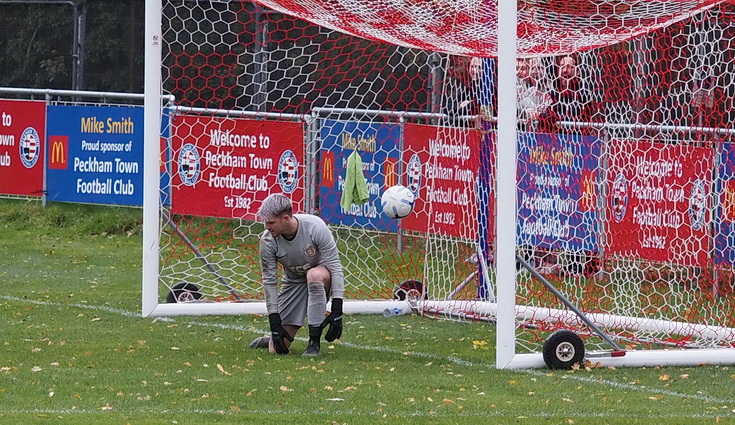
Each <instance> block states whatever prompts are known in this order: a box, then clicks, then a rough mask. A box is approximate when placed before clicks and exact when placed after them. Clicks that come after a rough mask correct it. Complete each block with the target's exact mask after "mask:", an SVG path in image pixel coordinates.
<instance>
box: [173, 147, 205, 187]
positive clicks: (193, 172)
mask: <svg viewBox="0 0 735 425" xmlns="http://www.w3.org/2000/svg"><path fill="white" fill-rule="evenodd" d="M199 159H200V156H199V151H198V150H197V148H196V146H194V145H192V144H191V143H187V144H185V145H184V146H182V147H181V151H179V170H178V171H179V177H181V181H182V182H183V183H184V184H185V185H187V186H194V184H195V183H196V182H197V179H198V178H199Z"/></svg>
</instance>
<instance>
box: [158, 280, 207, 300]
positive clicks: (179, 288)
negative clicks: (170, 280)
mask: <svg viewBox="0 0 735 425" xmlns="http://www.w3.org/2000/svg"><path fill="white" fill-rule="evenodd" d="M201 298H202V293H201V292H200V291H199V286H197V285H195V284H193V283H190V282H179V283H177V284H175V285H174V286H172V287H171V290H170V291H169V292H168V295H167V296H166V302H167V303H168V304H176V303H183V302H191V301H199V300H200V299H201Z"/></svg>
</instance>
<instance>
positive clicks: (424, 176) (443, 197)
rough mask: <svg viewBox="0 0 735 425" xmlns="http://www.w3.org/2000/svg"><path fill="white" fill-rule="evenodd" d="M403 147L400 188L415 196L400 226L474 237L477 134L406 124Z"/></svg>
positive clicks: (476, 225) (476, 230)
mask: <svg viewBox="0 0 735 425" xmlns="http://www.w3.org/2000/svg"><path fill="white" fill-rule="evenodd" d="M403 147H404V149H403V163H404V164H405V167H406V169H405V170H404V173H403V174H404V175H405V176H406V181H405V182H404V184H405V186H406V187H408V188H409V189H411V190H412V191H413V192H414V194H416V195H417V197H416V202H415V204H414V213H413V214H411V215H410V216H408V217H406V218H404V219H403V220H402V222H401V226H402V227H403V228H404V229H407V230H416V231H422V232H423V231H427V230H428V231H429V232H431V233H438V234H441V235H446V236H455V237H462V238H468V239H477V237H478V233H477V232H478V222H479V220H478V213H477V174H478V171H479V167H480V131H478V130H468V129H460V128H447V127H431V126H426V125H418V124H406V125H405V128H404V141H403Z"/></svg>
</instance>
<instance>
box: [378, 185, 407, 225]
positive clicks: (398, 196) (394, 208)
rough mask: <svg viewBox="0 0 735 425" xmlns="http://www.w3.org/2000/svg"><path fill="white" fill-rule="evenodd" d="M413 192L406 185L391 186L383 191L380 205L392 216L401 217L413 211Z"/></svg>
mask: <svg viewBox="0 0 735 425" xmlns="http://www.w3.org/2000/svg"><path fill="white" fill-rule="evenodd" d="M414 200H415V197H414V196H413V192H411V190H410V189H408V188H407V187H406V186H401V185H397V186H391V187H389V188H388V189H386V190H385V192H383V196H382V197H381V198H380V205H381V206H382V207H383V212H384V213H385V215H387V216H388V217H390V218H395V219H401V218H404V217H407V216H408V215H409V214H411V211H413V201H414Z"/></svg>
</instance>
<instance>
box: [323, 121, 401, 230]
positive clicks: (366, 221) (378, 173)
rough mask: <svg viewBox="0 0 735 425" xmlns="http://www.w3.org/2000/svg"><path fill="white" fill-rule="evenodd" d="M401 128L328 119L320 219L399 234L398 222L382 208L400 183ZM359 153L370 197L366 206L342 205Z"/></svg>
mask: <svg viewBox="0 0 735 425" xmlns="http://www.w3.org/2000/svg"><path fill="white" fill-rule="evenodd" d="M400 130H401V129H400V126H398V125H396V124H382V123H361V122H347V121H334V120H325V121H324V122H323V125H322V127H321V140H322V149H321V164H320V175H321V183H320V201H321V204H320V206H319V213H320V216H321V217H322V218H323V219H324V221H326V222H327V223H331V224H344V225H347V226H360V227H364V228H372V229H378V230H390V231H394V232H395V231H396V230H397V228H398V221H397V220H392V219H390V218H388V217H386V216H385V215H384V214H383V213H382V208H381V206H380V196H381V195H382V193H383V191H384V190H385V189H386V188H388V187H390V186H393V185H396V184H398V181H399V180H398V176H399V174H398V172H399V168H398V167H399V160H400V151H399V140H400V133H401V131H400ZM353 152H357V153H358V155H360V159H361V160H362V165H363V168H362V173H363V176H364V177H365V179H366V180H367V186H368V191H369V192H370V198H369V200H368V202H367V203H365V204H359V205H358V204H355V203H353V204H352V205H351V206H350V207H349V209H344V208H343V207H342V206H341V205H340V201H341V200H342V192H343V191H344V190H345V180H346V178H347V175H346V174H347V160H348V158H349V156H350V154H352V153H353Z"/></svg>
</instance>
